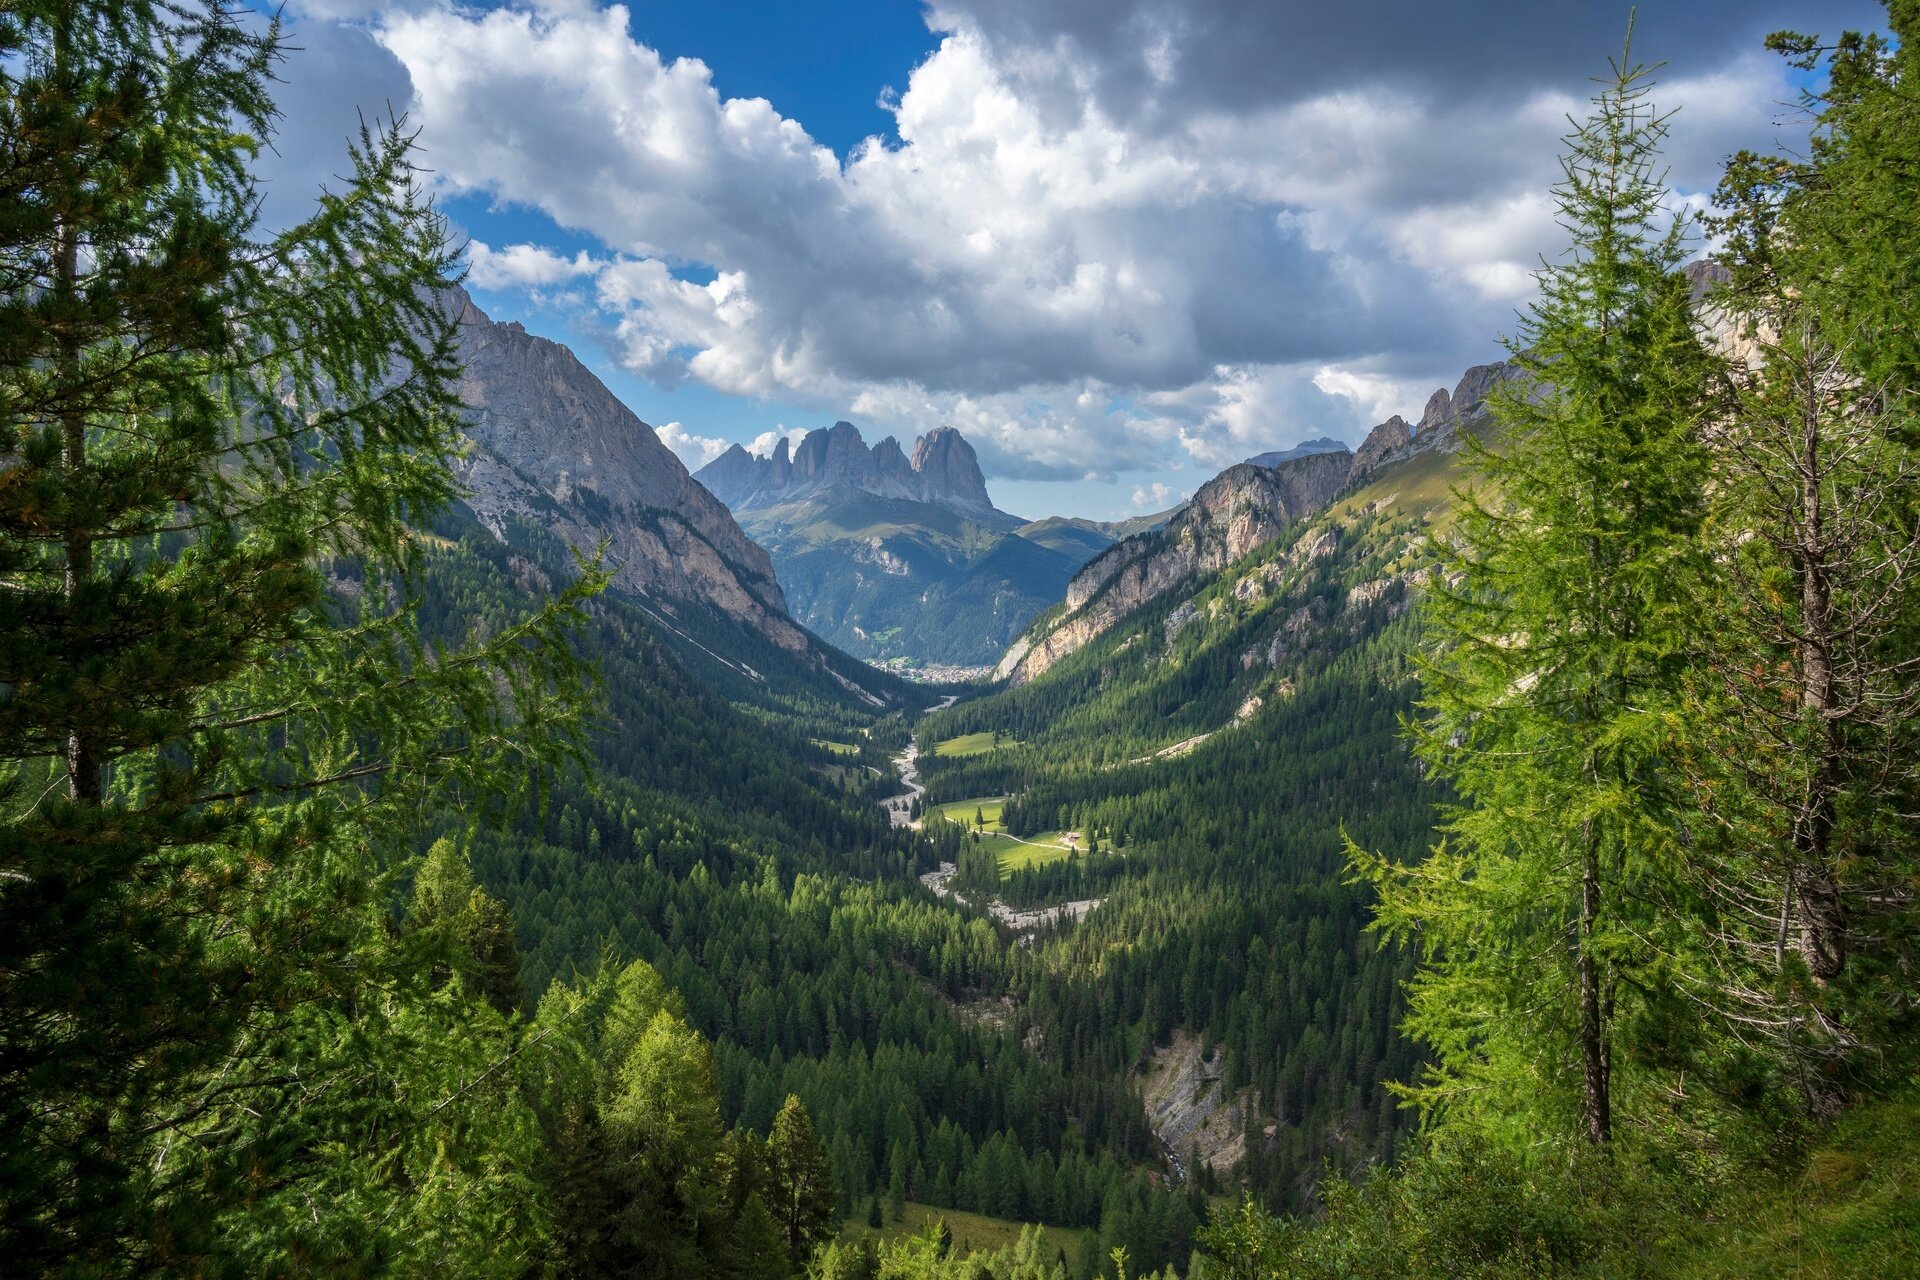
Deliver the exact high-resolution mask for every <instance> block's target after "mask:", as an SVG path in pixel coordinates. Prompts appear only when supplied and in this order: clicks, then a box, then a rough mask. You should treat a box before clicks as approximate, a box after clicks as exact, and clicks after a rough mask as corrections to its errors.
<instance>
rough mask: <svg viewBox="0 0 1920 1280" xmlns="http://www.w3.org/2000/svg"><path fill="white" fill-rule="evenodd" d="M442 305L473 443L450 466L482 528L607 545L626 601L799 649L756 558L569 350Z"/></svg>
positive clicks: (802, 639) (764, 566)
mask: <svg viewBox="0 0 1920 1280" xmlns="http://www.w3.org/2000/svg"><path fill="white" fill-rule="evenodd" d="M449 306H450V307H452V308H454V309H455V311H456V312H457V314H458V315H459V317H460V321H461V330H460V355H461V358H462V360H463V362H464V364H465V370H464V372H463V374H462V376H461V379H460V397H461V400H462V401H463V402H464V403H465V406H466V410H467V432H466V434H467V438H468V441H469V444H470V447H469V450H468V452H467V454H466V456H465V457H464V458H462V459H461V460H460V462H459V464H458V465H459V470H460V473H461V477H462V479H463V480H464V481H465V482H466V484H467V487H468V489H469V491H470V492H469V494H468V497H467V499H466V502H467V505H468V506H469V507H470V508H472V510H473V512H474V514H475V515H476V516H477V517H478V518H479V519H480V521H481V523H483V524H485V525H486V526H487V527H488V528H490V529H492V530H493V531H494V533H495V534H496V535H498V536H504V534H505V530H506V525H507V522H508V520H509V519H512V518H514V517H519V518H521V519H524V520H527V521H528V522H530V523H533V524H538V525H542V526H545V527H546V528H548V529H550V530H552V531H553V532H554V533H555V534H557V535H558V536H559V537H561V538H562V539H564V540H565V541H567V542H569V543H571V544H572V545H574V546H576V547H579V548H581V549H582V550H585V551H592V550H593V548H595V547H596V546H598V545H599V544H600V543H601V542H602V541H604V542H605V543H606V544H607V560H608V565H609V567H610V568H611V569H612V571H613V579H614V583H615V585H616V586H618V587H620V588H622V589H623V590H626V591H629V592H632V593H634V594H637V595H642V596H647V597H650V598H652V599H654V600H656V601H661V602H667V603H668V604H669V606H670V605H671V602H675V601H687V602H697V603H699V604H702V605H706V606H709V607H711V608H714V609H717V610H718V611H720V612H721V613H723V614H725V615H726V616H728V617H730V618H732V619H734V620H735V621H738V622H741V623H744V624H746V625H748V626H751V627H753V628H754V629H755V630H757V631H760V632H761V633H762V634H764V635H766V636H767V637H768V638H769V639H771V640H773V641H774V642H775V643H776V644H778V645H780V647H782V648H783V649H787V650H790V651H795V652H798V651H801V650H804V649H806V648H807V647H808V646H809V644H810V643H811V642H810V640H809V638H808V637H807V635H806V633H805V632H804V631H802V630H801V629H800V628H799V627H797V626H795V625H794V623H793V621H792V620H791V619H790V618H788V617H787V610H786V601H785V599H784V598H783V597H782V595H781V592H780V586H779V583H778V582H777V581H775V579H774V574H773V564H772V562H771V561H769V560H768V559H767V553H766V552H765V551H763V550H761V549H760V548H759V547H758V546H756V545H755V544H754V543H753V542H752V541H751V540H750V539H749V538H748V537H747V535H746V534H745V533H743V532H741V529H740V526H739V525H738V524H736V523H735V522H734V519H733V516H732V515H731V514H730V513H729V512H728V511H727V509H726V507H725V506H724V505H722V504H721V503H720V502H719V501H718V500H716V499H715V498H714V496H713V495H712V494H711V493H709V492H708V491H707V490H706V489H705V488H704V487H703V486H701V485H699V484H697V483H695V481H694V479H693V477H692V476H690V475H688V474H687V469H686V468H685V467H684V466H682V465H681V464H680V460H679V459H678V458H677V457H675V456H674V454H673V452H672V450H670V449H668V448H667V447H666V446H665V445H664V444H662V443H661V442H660V438H659V436H658V435H656V434H655V433H654V430H653V428H652V427H649V426H648V425H647V424H646V423H644V422H642V421H641V420H640V419H639V418H638V417H636V416H635V415H634V413H633V411H632V410H630V409H628V408H627V407H626V406H625V405H623V404H621V403H620V401H619V400H618V399H616V398H615V397H614V395H613V393H612V392H610V391H608V390H607V388H606V386H605V385H604V384H602V383H601V381H600V380H599V379H598V378H596V377H595V376H594V375H593V373H592V371H591V370H589V369H588V368H587V367H586V366H585V365H583V364H581V363H580V361H579V359H578V358H576V357H575V356H574V354H573V352H571V351H569V350H568V349H567V348H566V347H564V346H562V345H561V344H559V343H557V342H550V341H548V340H547V339H545V338H540V337H536V336H534V335H533V334H530V333H528V332H527V331H526V330H525V329H524V328H522V327H521V326H520V325H519V324H514V323H509V324H496V323H494V322H493V321H492V320H490V319H489V318H488V317H487V315H486V313H485V312H483V311H481V310H480V308H479V307H477V306H475V305H474V304H473V300H472V299H471V298H469V297H468V296H467V294H466V292H465V291H464V290H460V289H455V290H453V291H452V292H451V293H450V294H449Z"/></svg>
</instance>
